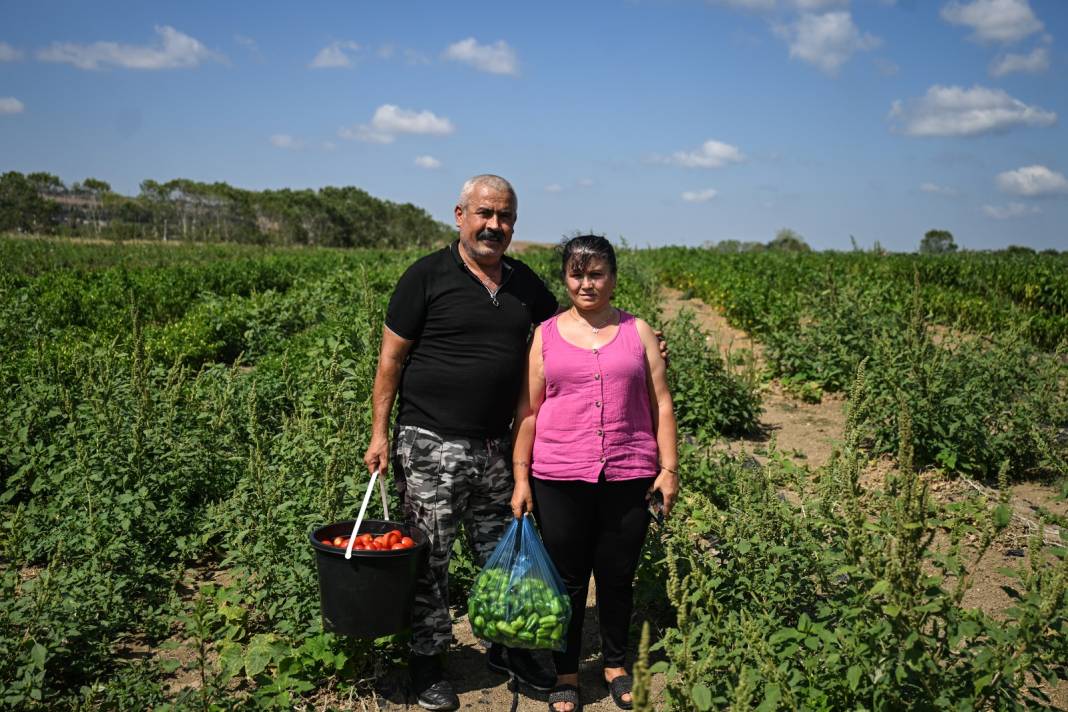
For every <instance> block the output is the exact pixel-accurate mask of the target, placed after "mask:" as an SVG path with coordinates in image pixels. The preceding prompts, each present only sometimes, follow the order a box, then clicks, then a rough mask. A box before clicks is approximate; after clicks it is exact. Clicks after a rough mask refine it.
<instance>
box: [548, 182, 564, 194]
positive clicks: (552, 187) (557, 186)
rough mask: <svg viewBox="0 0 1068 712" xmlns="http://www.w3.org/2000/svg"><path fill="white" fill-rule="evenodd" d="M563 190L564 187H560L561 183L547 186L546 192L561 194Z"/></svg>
mask: <svg viewBox="0 0 1068 712" xmlns="http://www.w3.org/2000/svg"><path fill="white" fill-rule="evenodd" d="M563 189H564V187H563V186H562V185H560V184H559V183H550V184H549V185H547V186H545V192H546V193H559V192H561V191H562V190H563Z"/></svg>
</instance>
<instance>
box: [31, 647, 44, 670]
mask: <svg viewBox="0 0 1068 712" xmlns="http://www.w3.org/2000/svg"><path fill="white" fill-rule="evenodd" d="M47 653H48V651H47V650H46V649H45V646H43V645H41V644H40V643H34V644H33V647H32V648H30V660H32V661H33V664H34V665H36V666H37V667H39V668H43V667H44V664H45V656H46V655H47Z"/></svg>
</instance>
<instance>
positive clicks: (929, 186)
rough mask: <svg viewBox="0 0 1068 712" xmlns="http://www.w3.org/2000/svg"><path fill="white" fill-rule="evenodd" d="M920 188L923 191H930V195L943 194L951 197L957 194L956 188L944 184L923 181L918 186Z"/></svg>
mask: <svg viewBox="0 0 1068 712" xmlns="http://www.w3.org/2000/svg"><path fill="white" fill-rule="evenodd" d="M920 190H922V191H923V192H924V193H931V194H932V195H944V196H947V197H953V196H955V195H956V194H957V191H956V189H954V188H950V187H948V186H944V185H938V184H937V183H924V184H923V185H921V186H920Z"/></svg>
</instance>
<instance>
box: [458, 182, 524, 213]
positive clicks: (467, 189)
mask: <svg viewBox="0 0 1068 712" xmlns="http://www.w3.org/2000/svg"><path fill="white" fill-rule="evenodd" d="M480 185H484V186H486V187H487V188H489V189H490V190H496V191H498V192H501V193H508V194H509V195H511V196H512V208H513V209H514V210H516V211H518V210H519V197H518V196H516V194H515V188H513V187H512V184H511V183H509V182H508V181H506V180H505V179H504V178H501V177H500V176H495V175H493V174H492V173H483V174H482V175H477V176H475V177H474V178H469V179H468V180H467V182H466V183H464V187H463V188H462V189H461V190H460V208H462V209H463V210H467V204H468V203H469V202H470V201H471V193H473V192H474V190H475V188H476V187H477V186H480Z"/></svg>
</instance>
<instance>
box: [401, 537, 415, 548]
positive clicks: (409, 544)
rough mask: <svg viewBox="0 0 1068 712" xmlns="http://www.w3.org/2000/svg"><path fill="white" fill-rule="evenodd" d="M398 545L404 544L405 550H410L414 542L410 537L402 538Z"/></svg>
mask: <svg viewBox="0 0 1068 712" xmlns="http://www.w3.org/2000/svg"><path fill="white" fill-rule="evenodd" d="M400 543H401V544H404V548H405V549H411V548H412V547H413V546H415V540H414V539H412V538H411V537H410V536H406V537H404V538H402V539H401V540H400Z"/></svg>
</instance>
